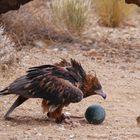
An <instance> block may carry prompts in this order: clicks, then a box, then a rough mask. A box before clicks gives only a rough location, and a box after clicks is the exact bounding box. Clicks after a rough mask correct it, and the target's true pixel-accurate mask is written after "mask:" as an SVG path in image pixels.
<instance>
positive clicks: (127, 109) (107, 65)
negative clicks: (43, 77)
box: [0, 9, 140, 140]
mask: <svg viewBox="0 0 140 140" xmlns="http://www.w3.org/2000/svg"><path fill="white" fill-rule="evenodd" d="M38 10H40V9H38ZM20 12H21V13H20ZM7 14H9V16H10V17H11V18H10V20H11V19H12V17H13V21H12V20H11V22H13V23H14V21H15V22H17V20H21V19H22V17H24V16H23V14H24V15H26V14H25V13H23V12H22V9H21V11H20V10H19V11H17V12H15V15H14V12H13V13H12V16H11V15H10V13H7ZM17 14H19V15H20V14H21V15H20V16H21V17H20V18H19V15H18V16H17ZM139 15H140V14H138V15H136V17H134V18H133V19H132V20H131V21H129V22H126V23H125V25H122V26H121V27H119V28H115V29H112V28H106V27H103V26H101V25H99V24H98V19H97V18H96V17H95V19H93V23H92V24H93V25H92V26H93V28H91V29H90V31H89V32H87V34H86V37H85V38H84V39H83V41H82V42H84V43H76V42H72V43H66V42H63V41H60V42H57V41H56V42H53V43H52V42H51V43H50V42H48V41H46V40H45V41H44V40H41V39H40V40H39V39H37V40H34V42H33V43H32V44H33V45H34V47H33V46H31V45H29V46H28V45H27V44H26V46H22V48H23V49H22V50H21V51H19V52H18V57H19V63H18V64H14V65H13V66H12V67H11V68H10V69H9V70H6V71H5V72H1V74H0V89H2V88H4V87H5V86H8V84H9V83H11V82H12V81H13V80H15V79H16V78H18V77H19V76H21V75H23V74H24V73H25V71H26V70H27V69H28V68H29V67H31V66H37V65H42V64H52V63H55V62H58V61H60V58H66V59H67V60H69V59H70V58H74V59H76V60H77V61H79V62H81V64H82V66H83V67H84V68H85V69H86V71H87V72H93V70H94V71H96V73H97V75H98V77H99V79H100V81H101V83H102V86H103V88H104V91H105V92H106V93H107V99H106V100H103V99H102V98H101V97H98V96H91V97H89V98H87V99H84V100H82V101H81V102H80V103H78V104H71V105H70V106H68V107H66V108H64V111H66V112H70V113H71V114H72V115H76V116H83V117H84V113H85V110H86V109H87V107H88V106H90V105H92V104H100V105H101V106H103V107H104V108H105V110H106V119H105V121H104V122H103V124H100V125H92V124H89V123H88V122H87V121H86V120H85V119H84V118H83V119H77V118H75V119H73V121H74V122H77V126H76V127H71V126H70V125H68V124H56V123H54V122H52V121H48V120H47V118H46V114H43V113H42V109H41V100H40V99H30V100H28V101H27V102H25V103H24V104H23V105H21V106H20V107H18V108H17V109H16V110H15V111H14V112H13V113H12V114H11V119H10V120H4V118H3V116H4V114H5V113H6V111H7V110H8V109H9V107H10V106H11V105H12V103H13V102H14V100H15V99H16V97H15V96H12V95H10V96H6V97H0V140H3V139H4V140H21V139H23V140H31V139H32V140H139V139H140V127H139V126H138V125H137V122H136V118H137V117H138V116H140V108H139V105H140V37H139V34H140V20H139V18H140V16H139ZM15 16H16V17H17V19H16V20H15ZM7 17H8V15H5V17H4V18H5V19H7V20H8V19H9V18H7ZM32 18H33V17H32ZM25 19H26V18H24V20H25ZM26 21H28V18H27V19H26V20H25V21H24V22H25V25H24V26H23V25H22V24H21V22H17V23H20V24H21V25H20V24H19V25H20V26H23V27H26ZM31 21H32V19H31ZM33 22H34V21H33ZM35 23H37V22H35ZM30 24H32V22H31V23H30ZM10 25H11V26H10ZM12 25H15V27H14V26H12ZM8 27H9V29H11V30H13V31H14V30H17V29H16V28H17V27H18V24H16V23H14V24H9V25H8ZM39 27H40V26H39ZM27 28H28V27H27ZM34 30H35V28H34ZM25 32H26V30H25ZM29 32H30V30H29V31H28V29H27V32H26V34H28V36H27V38H25V40H26V41H27V39H30V34H31V33H29ZM20 33H22V32H20ZM34 34H35V33H34ZM43 39H44V38H43ZM21 40H22V39H21Z"/></svg>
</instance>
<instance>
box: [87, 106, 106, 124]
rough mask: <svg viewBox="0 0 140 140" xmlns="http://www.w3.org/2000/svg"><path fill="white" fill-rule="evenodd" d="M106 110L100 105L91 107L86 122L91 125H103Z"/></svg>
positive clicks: (88, 109)
mask: <svg viewBox="0 0 140 140" xmlns="http://www.w3.org/2000/svg"><path fill="white" fill-rule="evenodd" d="M105 115H106V113H105V109H104V108H103V107H102V106H100V105H91V106H89V107H88V108H87V110H86V112H85V118H86V120H87V121H88V122H89V123H91V124H96V125H97V124H101V123H102V122H103V121H104V119H105Z"/></svg>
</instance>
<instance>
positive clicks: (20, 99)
mask: <svg viewBox="0 0 140 140" xmlns="http://www.w3.org/2000/svg"><path fill="white" fill-rule="evenodd" d="M27 99H28V98H25V97H22V96H19V97H18V98H17V99H16V101H15V102H14V103H13V105H12V106H11V107H10V109H9V110H8V111H7V113H6V114H5V116H4V118H5V119H7V118H8V116H9V114H10V113H12V112H13V110H14V109H15V108H16V107H18V106H20V105H21V104H22V103H23V102H25V101H26V100H27Z"/></svg>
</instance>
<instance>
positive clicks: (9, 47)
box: [0, 26, 16, 70]
mask: <svg viewBox="0 0 140 140" xmlns="http://www.w3.org/2000/svg"><path fill="white" fill-rule="evenodd" d="M14 45H15V43H14V42H13V41H12V40H11V39H10V38H9V37H8V36H7V35H6V34H5V32H4V27H2V26H0V69H1V70H5V68H8V67H9V66H11V65H12V64H13V63H14V62H15V61H16V50H15V48H14Z"/></svg>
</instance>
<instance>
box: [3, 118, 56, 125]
mask: <svg viewBox="0 0 140 140" xmlns="http://www.w3.org/2000/svg"><path fill="white" fill-rule="evenodd" d="M5 121H7V122H11V123H13V124H14V125H31V126H33V125H39V126H47V125H50V124H52V125H54V124H55V122H53V121H50V120H48V119H47V118H35V117H31V116H24V117H23V116H15V117H14V118H13V117H8V118H6V119H5Z"/></svg>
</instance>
